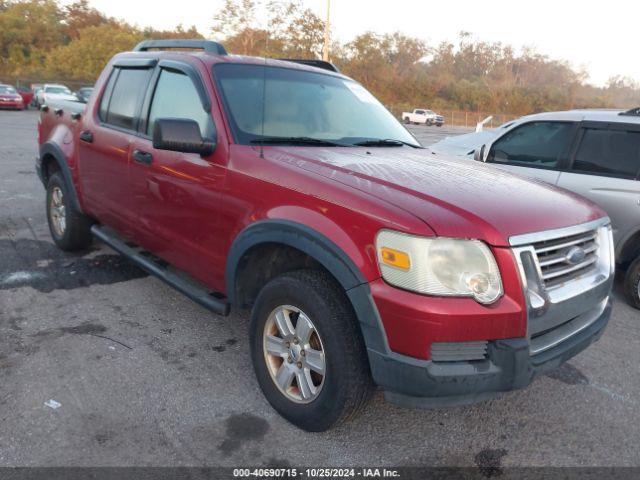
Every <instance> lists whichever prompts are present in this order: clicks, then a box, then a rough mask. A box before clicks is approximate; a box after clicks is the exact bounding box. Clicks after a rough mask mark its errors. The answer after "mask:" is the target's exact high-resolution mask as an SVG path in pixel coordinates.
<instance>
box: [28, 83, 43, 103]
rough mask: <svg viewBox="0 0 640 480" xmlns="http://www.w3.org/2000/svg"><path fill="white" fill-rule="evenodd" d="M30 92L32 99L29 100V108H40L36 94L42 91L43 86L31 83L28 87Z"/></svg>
mask: <svg viewBox="0 0 640 480" xmlns="http://www.w3.org/2000/svg"><path fill="white" fill-rule="evenodd" d="M30 87H31V91H32V92H33V98H32V99H31V106H32V107H35V108H40V103H39V102H38V93H40V91H42V88H43V87H44V85H43V84H42V83H32V84H31V85H30Z"/></svg>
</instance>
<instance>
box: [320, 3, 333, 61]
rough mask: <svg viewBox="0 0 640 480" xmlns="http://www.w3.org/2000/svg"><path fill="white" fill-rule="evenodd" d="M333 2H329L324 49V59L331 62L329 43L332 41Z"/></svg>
mask: <svg viewBox="0 0 640 480" xmlns="http://www.w3.org/2000/svg"><path fill="white" fill-rule="evenodd" d="M330 12H331V0H327V21H326V22H325V23H324V48H323V49H322V59H323V60H324V61H325V62H328V61H329V42H330V41H331V24H330V19H331V16H330Z"/></svg>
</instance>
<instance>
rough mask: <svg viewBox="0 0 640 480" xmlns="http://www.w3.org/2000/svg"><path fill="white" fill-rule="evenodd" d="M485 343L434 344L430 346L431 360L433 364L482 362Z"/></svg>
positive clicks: (485, 351)
mask: <svg viewBox="0 0 640 480" xmlns="http://www.w3.org/2000/svg"><path fill="white" fill-rule="evenodd" d="M486 356H487V342H485V341H479V342H434V343H432V344H431V360H432V361H434V362H461V361H472V360H484V359H485V358H486Z"/></svg>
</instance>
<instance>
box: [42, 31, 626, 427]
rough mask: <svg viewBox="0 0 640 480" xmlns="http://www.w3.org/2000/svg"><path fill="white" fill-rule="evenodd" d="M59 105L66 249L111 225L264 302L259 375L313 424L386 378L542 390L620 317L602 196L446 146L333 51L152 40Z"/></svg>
mask: <svg viewBox="0 0 640 480" xmlns="http://www.w3.org/2000/svg"><path fill="white" fill-rule="evenodd" d="M176 48H178V49H180V50H179V51H175V50H174V51H171V50H172V49H176ZM187 49H191V50H201V51H188V50H187ZM67 108H68V107H67ZM42 110H43V111H42V113H41V117H40V121H39V125H38V139H39V145H40V149H39V156H38V158H37V171H38V173H39V176H40V178H41V179H42V182H43V183H44V185H45V187H46V190H47V195H46V199H47V200H46V207H47V216H48V220H49V226H50V230H51V235H52V237H53V240H54V241H55V243H56V244H57V245H58V246H59V247H60V248H62V249H64V250H78V249H83V248H86V247H87V246H88V245H89V244H90V242H91V241H92V237H94V236H95V237H97V238H99V239H100V240H102V241H103V242H105V243H106V244H108V245H110V246H111V247H112V248H114V249H115V250H116V251H118V252H120V253H121V254H123V255H125V256H127V257H128V258H129V259H130V260H131V261H133V262H135V263H136V264H138V265H140V266H141V267H143V268H145V269H146V270H148V271H149V272H151V273H152V274H154V275H156V276H158V277H159V278H160V279H162V280H163V281H165V282H167V283H168V284H170V285H172V286H173V287H175V288H177V289H178V290H180V291H181V292H183V293H184V294H186V295H187V296H189V297H190V298H191V299H193V300H195V301H197V302H198V303H200V304H201V305H203V306H205V307H207V308H209V309H210V310H212V311H214V312H216V313H218V314H223V315H226V314H228V313H229V310H230V307H231V306H233V307H234V308H236V309H239V310H242V309H251V325H250V338H248V339H247V343H248V346H249V349H250V351H251V354H252V359H253V364H254V367H255V373H256V376H257V379H258V382H259V384H260V387H261V388H262V390H263V392H264V394H265V396H266V397H267V399H268V400H269V402H270V403H271V404H272V405H273V407H274V408H275V409H276V410H277V411H278V412H279V413H280V414H281V415H283V416H284V417H285V418H286V419H288V420H289V421H291V422H292V423H294V424H295V425H297V426H299V427H301V428H303V429H307V430H312V431H321V430H325V429H328V428H329V427H331V426H332V425H335V424H336V423H338V422H340V421H343V420H345V419H347V418H349V417H351V416H352V415H353V414H354V413H355V412H356V411H357V410H359V409H360V408H361V407H362V406H363V405H364V404H365V403H366V400H367V399H368V397H369V395H370V393H371V392H372V391H373V389H374V387H375V386H378V387H380V388H382V389H383V390H384V392H385V396H386V398H387V400H388V401H391V402H394V403H396V404H399V405H403V406H408V407H439V406H445V405H457V404H465V403H470V402H475V401H480V400H483V399H486V398H490V397H492V396H494V395H496V394H498V393H499V392H504V391H509V390H513V389H517V388H521V387H524V386H526V385H528V384H529V383H530V382H531V381H532V379H533V378H534V377H535V376H536V375H539V374H540V373H542V372H545V371H548V370H549V369H552V368H555V367H557V366H558V365H560V364H561V363H562V362H564V361H566V360H567V359H569V358H571V357H573V356H574V355H576V354H577V353H578V352H580V351H582V350H583V349H584V348H586V347H587V346H588V345H590V344H591V343H592V342H594V341H595V340H597V339H598V338H599V337H600V335H601V334H602V332H603V330H604V329H605V326H606V324H607V322H608V320H609V316H610V311H611V304H610V299H609V295H610V290H611V286H612V282H613V271H614V259H613V248H612V238H611V227H610V224H609V220H608V218H607V217H606V215H605V214H604V213H603V212H602V211H601V210H600V209H599V208H598V207H596V206H595V205H594V204H592V203H590V202H589V201H587V200H585V199H583V198H581V197H578V196H576V195H572V194H570V193H568V192H565V191H562V190H559V189H556V188H553V187H551V186H548V185H545V184H542V183H535V182H532V181H529V180H525V179H523V178H520V177H517V176H513V175H510V174H507V173H503V172H500V171H497V170H494V169H492V168H491V167H490V166H487V165H484V164H479V163H474V162H465V161H458V160H455V159H451V160H448V159H443V158H441V157H434V156H432V155H431V153H430V151H429V150H427V149H424V148H422V147H421V146H420V144H419V143H418V141H417V140H416V139H415V138H414V137H413V136H412V135H411V134H410V133H408V132H407V130H405V128H404V127H403V126H402V125H401V124H400V123H399V122H398V121H397V120H396V119H394V117H393V116H392V115H391V114H390V113H389V112H388V111H387V110H386V109H385V108H384V107H383V106H382V105H381V104H380V103H379V102H378V101H377V100H376V99H375V98H374V97H373V96H372V95H371V94H370V93H369V92H368V91H367V90H365V89H364V88H363V87H362V86H361V85H360V84H358V83H357V82H355V81H353V80H352V79H350V78H348V77H346V76H344V75H341V74H340V73H339V72H338V71H337V69H336V68H335V67H334V66H333V65H331V64H329V63H324V62H320V61H294V60H269V59H261V58H251V57H243V56H235V55H233V56H232V55H227V53H226V51H225V49H224V47H223V46H222V45H220V44H218V43H215V42H211V41H184V40H180V41H178V40H164V41H147V42H143V43H142V44H140V45H138V46H137V47H136V49H135V51H133V52H128V53H122V54H118V55H116V56H115V57H114V58H113V59H112V60H111V61H110V62H109V64H108V65H107V67H106V68H105V70H104V72H103V73H102V74H101V76H100V78H99V79H98V82H97V84H96V90H95V95H93V96H92V98H91V100H90V101H89V103H88V105H87V106H86V109H85V110H83V111H76V112H71V111H65V110H64V108H62V109H61V108H56V109H55V110H54V108H53V107H51V108H49V107H48V106H46V105H45V106H43V107H42Z"/></svg>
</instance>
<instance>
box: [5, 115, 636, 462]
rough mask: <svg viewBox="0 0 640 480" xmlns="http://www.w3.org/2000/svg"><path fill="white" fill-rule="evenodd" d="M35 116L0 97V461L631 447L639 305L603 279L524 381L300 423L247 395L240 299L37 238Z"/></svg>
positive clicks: (323, 458) (542, 456)
mask: <svg viewBox="0 0 640 480" xmlns="http://www.w3.org/2000/svg"><path fill="white" fill-rule="evenodd" d="M36 118H37V116H36V113H35V112H33V111H31V112H6V111H2V112H0V166H1V168H2V178H1V179H0V205H1V206H2V209H1V210H0V466H63V465H75V466H130V465H138V466H150V465H153V466H169V465H171V466H177V465H188V466H193V465H198V466H203V465H224V466H238V465H256V466H265V465H279V466H282V465H298V466H300V465H305V466H327V465H342V466H348V465H360V466H367V465H388V466H418V465H420V466H422V465H442V466H444V465H446V466H451V465H455V466H471V467H473V466H478V467H481V468H486V467H487V466H490V467H491V466H498V467H500V466H513V465H518V466H523V465H526V466H536V465H554V466H591V465H601V466H610V465H618V466H621V465H626V466H632V465H634V466H637V465H640V454H639V451H638V444H640V429H638V425H639V424H640V408H639V407H640V405H639V403H640V400H639V398H640V374H639V373H638V364H639V363H640V348H639V347H640V335H639V333H638V325H639V314H638V312H637V311H635V310H633V309H632V308H630V307H629V306H628V305H627V304H625V302H624V300H623V299H622V296H621V288H620V282H618V284H617V286H616V293H615V296H616V300H615V304H614V311H613V317H612V319H611V323H610V326H609V328H608V330H607V332H606V333H605V335H604V337H603V338H602V340H601V341H600V342H599V343H597V344H595V345H593V346H592V347H591V348H589V349H588V350H586V351H585V352H583V353H582V354H580V355H579V356H577V357H575V358H574V359H572V360H571V361H570V363H568V364H566V365H565V366H563V367H562V368H560V369H559V370H557V371H556V372H554V373H552V374H550V375H548V376H545V377H542V378H540V379H538V380H537V381H535V382H534V383H533V384H532V385H531V386H530V387H528V388H526V389H524V390H521V391H518V392H513V393H509V394H507V395H504V396H503V397H501V398H498V399H496V400H492V401H490V402H487V403H483V404H480V405H476V406H472V407H459V408H451V409H442V410H433V411H412V410H402V409H398V408H396V407H393V406H391V405H388V404H386V403H385V402H384V401H383V399H382V396H381V395H380V394H377V395H376V396H375V398H374V399H373V401H372V402H371V404H370V405H369V407H368V408H367V410H366V411H365V412H364V414H363V415H361V416H359V417H358V418H356V419H355V420H353V421H352V422H350V423H348V424H346V425H344V426H342V427H340V428H338V429H336V430H333V431H330V432H327V433H321V434H310V433H305V432H302V431H300V430H298V429H296V428H295V427H292V426H291V425H289V424H288V423H286V422H285V421H284V420H282V419H281V418H280V417H279V416H278V415H277V414H276V413H275V412H274V411H273V410H272V409H271V408H270V406H269V405H268V404H267V403H266V401H265V400H264V398H263V397H262V394H261V393H260V390H259V389H258V385H257V383H256V380H255V379H254V376H253V372H252V368H251V364H250V359H249V351H248V346H247V318H246V317H245V316H239V315H237V314H233V315H231V316H230V317H227V318H223V317H219V316H216V315H213V314H211V313H209V312H208V311H206V310H203V309H202V308H200V307H199V306H197V305H196V304H194V303H193V302H191V301H189V300H187V299H186V298H184V297H182V296H181V295H180V294H178V293H176V292H175V291H173V290H171V289H170V288H168V287H166V286H164V285H163V284H162V283H161V282H159V281H158V280H156V279H154V278H151V277H149V276H147V275H146V274H144V273H143V272H141V271H140V270H138V269H137V268H135V267H133V266H130V265H129V264H128V263H127V262H125V261H124V260H122V259H121V258H119V257H118V256H116V255H115V254H114V253H113V252H112V251H110V250H109V249H107V248H106V247H102V246H100V245H97V244H96V246H95V247H94V248H93V250H92V251H90V252H89V253H87V254H84V255H69V254H64V253H62V252H60V251H59V250H57V249H56V248H54V247H53V245H52V243H51V241H50V238H49V233H48V230H47V225H46V221H45V216H44V190H43V188H42V186H41V185H40V183H39V180H38V179H37V176H36V175H35V173H34V157H35V155H36V140H35V124H36ZM415 131H416V132H417V133H418V136H419V137H420V138H421V139H422V140H423V141H424V142H425V143H429V142H433V141H435V140H437V139H438V138H440V137H442V136H445V135H451V134H456V133H461V132H463V131H464V129H451V128H447V127H444V128H441V129H438V128H436V127H415ZM49 400H54V401H55V402H58V404H59V407H58V408H51V407H48V406H45V402H48V401H49ZM52 405H53V406H57V404H52Z"/></svg>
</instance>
